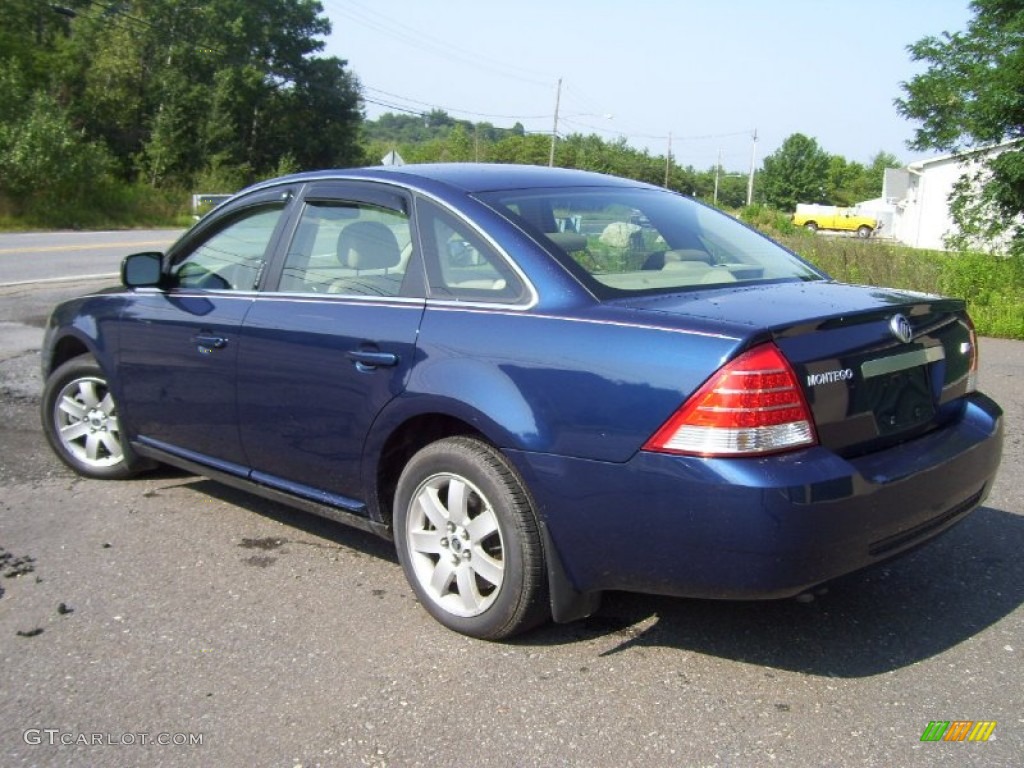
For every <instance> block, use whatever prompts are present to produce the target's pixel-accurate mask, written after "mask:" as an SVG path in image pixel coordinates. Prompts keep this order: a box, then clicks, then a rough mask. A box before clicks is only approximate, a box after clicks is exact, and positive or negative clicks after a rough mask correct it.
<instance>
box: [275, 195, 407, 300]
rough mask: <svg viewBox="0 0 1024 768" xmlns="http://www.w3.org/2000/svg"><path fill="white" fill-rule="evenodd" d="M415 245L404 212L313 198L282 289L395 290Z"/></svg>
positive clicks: (356, 293) (363, 293)
mask: <svg viewBox="0 0 1024 768" xmlns="http://www.w3.org/2000/svg"><path fill="white" fill-rule="evenodd" d="M412 251H413V240H412V231H411V228H410V225H409V218H408V216H406V215H405V214H404V213H401V212H399V211H395V210H391V209H390V208H382V207H380V206H376V205H371V204H369V203H360V202H340V201H325V202H319V201H310V202H307V203H306V205H305V207H304V208H303V211H302V217H301V219H300V220H299V225H298V227H297V228H296V231H295V235H294V237H293V238H292V242H291V244H290V245H289V247H288V252H287V255H286V257H285V263H284V270H283V272H282V274H281V282H280V285H279V290H281V291H284V292H286V293H331V294H338V295H345V296H397V295H399V293H400V292H401V290H402V281H403V279H404V278H405V273H406V269H407V268H408V264H409V259H410V257H411V256H412Z"/></svg>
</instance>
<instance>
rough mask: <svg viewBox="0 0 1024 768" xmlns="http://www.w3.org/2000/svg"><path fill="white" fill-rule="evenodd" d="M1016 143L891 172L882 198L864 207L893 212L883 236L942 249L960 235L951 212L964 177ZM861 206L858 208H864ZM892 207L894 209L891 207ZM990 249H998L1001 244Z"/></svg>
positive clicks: (921, 161) (925, 161)
mask: <svg viewBox="0 0 1024 768" xmlns="http://www.w3.org/2000/svg"><path fill="white" fill-rule="evenodd" d="M1014 143H1015V142H1006V143H1003V144H997V145H995V146H992V147H989V148H987V149H979V150H976V151H973V152H965V153H961V154H955V155H942V156H940V157H933V158H929V159H927V160H919V161H917V162H916V163H911V164H910V165H908V166H907V167H905V168H897V169H888V170H886V172H885V180H884V182H883V185H882V198H881V199H880V200H872V201H868V203H862V204H861V206H874V207H876V208H877V209H888V210H892V212H893V216H892V226H891V228H889V229H888V231H886V228H883V230H882V232H881V233H880V234H881V235H882V236H884V237H891V238H893V239H895V240H897V241H899V242H901V243H904V244H905V245H910V246H913V247H914V248H932V249H936V250H942V249H944V248H945V247H946V246H945V238H946V237H947V236H948V235H952V234H955V233H956V225H955V224H954V222H953V218H952V217H951V216H950V213H949V196H950V194H951V193H952V192H953V187H954V186H955V185H956V183H957V182H958V181H959V180H960V178H961V177H962V176H964V174H968V175H972V176H973V175H974V174H975V173H976V172H977V171H978V170H979V169H980V168H981V167H982V165H983V164H984V162H985V161H986V160H988V159H989V158H991V157H994V156H996V155H998V154H999V153H1001V152H1004V151H1005V150H1006V149H1007V148H1009V147H1010V146H1012V145H1013V144H1014ZM861 206H858V207H861ZM890 206H891V209H890V208H889V207H890ZM988 246H989V247H990V248H993V249H998V248H999V246H1000V244H999V243H989V244H988Z"/></svg>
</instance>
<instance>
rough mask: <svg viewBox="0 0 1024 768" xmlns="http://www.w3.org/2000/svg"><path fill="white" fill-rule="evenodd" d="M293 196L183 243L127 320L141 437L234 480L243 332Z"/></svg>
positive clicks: (283, 192) (215, 224)
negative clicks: (224, 472) (159, 283)
mask: <svg viewBox="0 0 1024 768" xmlns="http://www.w3.org/2000/svg"><path fill="white" fill-rule="evenodd" d="M291 194H292V192H291V191H290V190H287V189H280V188H279V189H277V190H275V191H274V192H271V193H265V194H260V195H257V196H255V197H253V198H251V199H248V200H245V201H240V203H239V204H237V205H235V206H233V207H232V209H231V210H228V211H225V212H222V213H220V214H216V215H215V217H214V218H212V219H211V220H210V221H209V222H208V223H207V224H206V226H200V227H199V228H197V229H196V230H195V232H194V233H193V234H192V235H191V236H190V237H189V239H188V240H187V241H183V242H182V243H181V244H179V245H177V246H175V247H174V248H173V249H172V250H171V251H170V252H169V253H168V256H167V263H165V265H164V271H165V275H164V284H163V285H162V286H161V287H160V288H159V289H139V290H137V291H136V292H135V294H134V295H133V296H132V298H131V299H130V300H129V301H128V303H127V304H126V307H125V310H124V312H123V315H122V322H121V335H120V342H119V353H118V367H119V375H118V380H119V381H120V382H121V387H122V391H121V393H120V398H121V400H122V408H121V410H122V418H125V419H127V420H128V422H129V431H130V433H131V434H132V435H133V436H134V438H135V439H137V440H139V441H141V442H143V443H145V444H148V445H151V446H153V447H156V448H160V449H162V450H166V451H170V452H172V453H175V454H177V455H180V456H184V457H186V458H190V459H193V460H196V461H201V462H203V463H206V464H210V465H213V466H216V467H219V468H221V469H224V470H227V471H230V472H233V473H235V474H244V473H245V472H246V467H245V466H244V465H245V455H244V453H243V452H242V448H241V442H240V439H239V433H238V410H237V403H236V397H235V395H236V393H235V385H236V373H237V371H236V364H237V359H238V351H239V329H240V327H241V325H242V321H243V319H244V318H245V315H246V313H247V312H248V311H249V309H250V307H251V306H252V304H253V301H254V299H255V296H256V287H257V284H258V281H259V279H260V276H261V274H262V273H263V270H264V266H265V264H266V260H267V256H268V255H269V253H270V251H271V250H272V248H273V245H274V242H275V240H276V239H277V238H278V237H279V235H280V233H281V231H282V230H283V222H284V213H285V210H286V207H287V204H288V201H289V199H290V195H291Z"/></svg>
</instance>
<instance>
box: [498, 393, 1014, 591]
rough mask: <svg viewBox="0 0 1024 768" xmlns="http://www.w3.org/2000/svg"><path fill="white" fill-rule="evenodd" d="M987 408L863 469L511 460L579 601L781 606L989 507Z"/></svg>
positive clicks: (790, 459)
mask: <svg viewBox="0 0 1024 768" xmlns="http://www.w3.org/2000/svg"><path fill="white" fill-rule="evenodd" d="M1002 433H1003V420H1002V411H1001V410H1000V409H999V407H998V406H997V405H996V404H995V403H994V402H992V401H991V400H989V399H988V398H987V397H984V396H983V395H976V396H973V397H971V398H970V400H969V401H968V402H967V403H966V405H965V407H964V410H963V413H962V416H961V418H960V419H959V420H957V421H956V422H954V423H952V424H949V425H947V426H946V427H945V428H943V429H942V430H939V431H936V432H934V433H931V434H929V435H926V436H924V437H922V438H919V439H917V440H914V441H912V442H910V443H906V444H903V445H900V446H897V447H895V448H891V449H888V450H885V451H881V452H878V453H874V454H871V455H869V456H862V457H858V458H855V459H844V458H841V457H839V456H837V455H835V454H834V453H832V452H831V451H829V450H827V449H825V448H820V447H816V448H811V449H808V450H805V451H799V452H794V453H789V454H784V455H781V456H772V457H767V458H759V459H699V458H690V457H679V456H668V455H662V454H655V453H647V452H640V453H638V454H637V455H636V456H635V457H634V458H633V459H632V460H630V461H629V462H626V463H625V464H611V463H605V462H595V461H588V460H583V459H570V458H565V457H559V456H552V455H549V454H535V453H526V452H517V451H512V452H509V455H510V457H511V458H512V460H513V461H514V462H515V463H516V465H517V467H518V468H519V470H520V472H521V473H522V474H523V476H524V479H525V480H526V483H527V485H528V486H529V488H530V490H531V492H532V493H533V495H534V500H535V502H536V504H537V508H538V512H539V514H540V515H541V518H542V521H543V522H544V524H545V526H546V527H547V529H548V532H549V534H550V537H551V544H552V545H553V547H554V548H555V550H556V552H557V554H558V556H559V557H560V559H561V564H562V567H563V569H564V571H565V573H566V575H567V577H568V579H569V580H570V581H571V582H572V586H573V587H574V588H575V589H576V590H578V591H579V592H584V593H586V592H598V591H602V590H609V589H614V590H628V591H636V592H648V593H656V594H668V595H679V596H687V597H708V598H738V599H752V598H773V597H787V596H790V595H794V594H798V593H799V592H801V591H803V590H805V589H807V588H808V587H811V586H814V585H816V584H820V583H822V582H824V581H828V580H830V579H833V578H836V577H837V576H841V575H843V574H845V573H849V572H851V571H854V570H857V569H859V568H863V567H865V566H868V565H871V564H873V563H876V562H879V561H881V560H885V559H888V558H890V557H892V556H894V555H896V554H899V553H900V552H903V551H905V550H907V549H910V548H912V547H914V546H916V545H918V544H921V543H922V542H925V541H927V540H929V539H930V538H932V537H934V536H937V535H938V534H940V533H942V532H943V531H945V530H946V529H948V528H949V527H951V526H952V525H954V524H956V523H957V522H958V521H959V520H961V519H963V517H965V516H966V515H967V514H968V513H969V512H970V511H971V510H972V509H974V508H975V507H976V506H977V505H978V504H980V503H981V502H982V501H983V500H984V498H985V497H986V496H987V494H988V492H989V490H990V489H991V486H992V482H993V479H994V477H995V473H996V470H997V469H998V466H999V461H1000V458H1001V454H1002V440H1003V434H1002Z"/></svg>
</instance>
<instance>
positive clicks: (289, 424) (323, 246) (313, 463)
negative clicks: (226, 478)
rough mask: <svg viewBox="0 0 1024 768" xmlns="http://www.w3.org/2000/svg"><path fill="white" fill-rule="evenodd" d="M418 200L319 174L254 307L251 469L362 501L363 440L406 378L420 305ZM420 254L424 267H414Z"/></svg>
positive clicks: (332, 499)
mask: <svg viewBox="0 0 1024 768" xmlns="http://www.w3.org/2000/svg"><path fill="white" fill-rule="evenodd" d="M411 209H412V206H411V201H410V200H409V198H408V197H407V196H405V195H404V194H403V193H401V192H399V191H397V190H395V189H394V188H391V187H388V186H386V185H382V184H368V183H355V182H352V183H347V182H318V183H315V184H312V185H310V187H309V188H308V189H307V190H306V193H305V195H304V198H303V201H302V210H301V213H300V214H299V215H298V216H297V217H296V220H295V226H294V229H293V231H292V232H291V233H290V234H289V235H288V236H287V241H286V242H287V245H286V247H284V248H283V249H282V252H281V254H280V255H279V258H278V261H277V262H276V263H275V264H274V266H273V270H272V274H271V280H272V281H273V283H272V285H273V287H275V290H271V291H265V292H263V293H262V294H261V295H260V297H259V298H257V299H256V301H255V303H254V305H253V307H252V308H251V309H250V310H249V313H248V314H247V316H246V318H245V325H244V329H243V334H242V341H241V346H240V352H239V360H238V376H239V378H238V405H239V414H240V425H241V426H240V429H241V437H242V443H243V446H244V450H245V454H246V456H247V459H248V462H249V465H250V467H251V468H252V479H253V480H255V481H257V482H259V483H261V484H264V485H268V486H271V487H274V488H278V489H280V490H285V491H287V492H290V493H293V494H298V495H300V496H304V497H306V498H310V499H313V500H315V501H320V502H325V503H328V504H333V505H336V506H341V507H344V508H347V509H350V510H352V511H355V512H361V511H363V501H364V500H365V496H364V491H363V489H362V488H361V487H360V483H359V475H360V463H361V455H362V448H363V443H364V440H365V437H366V434H367V432H368V431H369V428H370V425H371V424H372V422H373V419H374V417H375V416H376V415H377V414H378V413H379V412H380V410H381V409H382V408H383V407H384V405H385V404H386V403H387V402H388V401H389V400H391V399H392V398H393V397H395V396H396V395H397V394H399V393H400V392H401V391H402V390H403V388H404V385H405V381H406V379H407V376H408V373H409V370H410V368H411V366H412V365H413V361H414V356H415V353H416V336H417V331H418V328H419V325H420V320H421V318H422V315H423V307H424V299H423V291H422V277H421V275H422V271H421V270H420V269H419V267H418V256H417V253H416V252H417V251H418V248H417V246H416V244H415V239H414V237H413V231H414V230H413V227H412V221H411V218H410V214H409V212H410V211H411ZM413 265H415V266H413Z"/></svg>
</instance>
